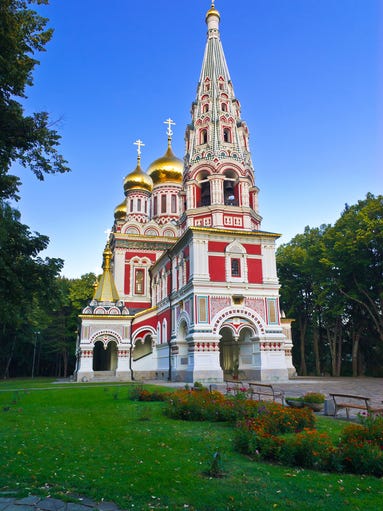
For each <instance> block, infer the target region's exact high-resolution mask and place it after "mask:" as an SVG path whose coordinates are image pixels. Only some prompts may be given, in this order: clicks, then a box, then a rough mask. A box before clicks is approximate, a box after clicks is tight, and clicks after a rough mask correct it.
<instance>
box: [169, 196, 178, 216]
mask: <svg viewBox="0 0 383 511" xmlns="http://www.w3.org/2000/svg"><path fill="white" fill-rule="evenodd" d="M170 201H171V204H170V211H171V212H172V213H177V196H176V195H174V194H172V195H171V199H170Z"/></svg>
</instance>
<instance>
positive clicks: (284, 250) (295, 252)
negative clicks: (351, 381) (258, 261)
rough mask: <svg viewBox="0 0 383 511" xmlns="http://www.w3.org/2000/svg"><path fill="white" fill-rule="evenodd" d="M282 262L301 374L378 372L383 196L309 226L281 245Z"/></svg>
mask: <svg viewBox="0 0 383 511" xmlns="http://www.w3.org/2000/svg"><path fill="white" fill-rule="evenodd" d="M277 267H278V274H279V279H280V282H281V286H282V287H281V305H282V309H283V310H284V311H285V313H286V315H287V316H288V317H291V318H293V319H295V322H294V323H293V337H294V351H293V356H294V362H295V365H296V366H297V367H299V368H300V372H301V374H307V373H308V372H310V373H315V374H317V375H320V374H322V373H323V372H328V373H331V374H332V375H334V376H339V375H340V374H350V373H351V372H352V374H353V375H354V376H357V375H359V374H363V371H364V368H367V371H368V372H369V373H370V374H374V375H377V374H379V367H380V366H381V364H380V362H381V361H382V360H383V345H382V341H383V310H382V304H383V196H382V195H379V196H376V197H375V196H374V195H372V194H367V196H366V198H365V199H364V200H361V201H359V202H358V203H357V204H355V205H353V206H346V208H345V210H344V211H343V213H342V215H341V217H340V218H339V219H338V220H337V222H335V224H334V226H331V225H322V226H321V227H319V228H314V229H313V228H310V227H306V229H305V231H304V233H303V234H298V235H296V236H295V237H294V238H293V239H292V240H291V241H290V242H289V243H287V244H285V245H282V246H281V247H279V248H278V250H277ZM349 361H351V364H350V362H349Z"/></svg>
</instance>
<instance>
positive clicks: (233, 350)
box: [219, 320, 255, 378]
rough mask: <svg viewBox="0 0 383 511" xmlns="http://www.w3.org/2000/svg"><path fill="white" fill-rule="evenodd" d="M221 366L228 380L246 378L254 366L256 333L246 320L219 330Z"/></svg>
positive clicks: (226, 325)
mask: <svg viewBox="0 0 383 511" xmlns="http://www.w3.org/2000/svg"><path fill="white" fill-rule="evenodd" d="M219 335H220V336H221V340H220V343H219V359H220V366H221V369H222V371H223V374H224V377H226V378H237V377H241V378H246V373H247V371H248V370H249V369H250V368H251V366H252V364H253V340H254V335H255V331H254V329H253V328H252V326H250V325H249V324H248V323H247V321H246V320H243V322H241V324H239V325H236V328H234V327H233V325H232V324H230V325H228V324H224V325H222V327H221V329H220V330H219Z"/></svg>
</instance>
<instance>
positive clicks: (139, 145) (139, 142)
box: [133, 139, 145, 156]
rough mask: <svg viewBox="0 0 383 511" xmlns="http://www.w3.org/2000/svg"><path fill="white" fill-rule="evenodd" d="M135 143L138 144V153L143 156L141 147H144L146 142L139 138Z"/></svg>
mask: <svg viewBox="0 0 383 511" xmlns="http://www.w3.org/2000/svg"><path fill="white" fill-rule="evenodd" d="M133 144H134V145H136V146H137V154H138V156H141V147H144V146H145V144H144V143H143V141H142V140H140V139H138V140H136V141H135V142H133Z"/></svg>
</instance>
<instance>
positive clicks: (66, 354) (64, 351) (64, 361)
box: [62, 349, 68, 378]
mask: <svg viewBox="0 0 383 511" xmlns="http://www.w3.org/2000/svg"><path fill="white" fill-rule="evenodd" d="M62 355H63V366H64V367H63V372H64V374H63V376H64V378H66V377H67V375H68V351H67V350H66V349H64V350H63V352H62Z"/></svg>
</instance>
